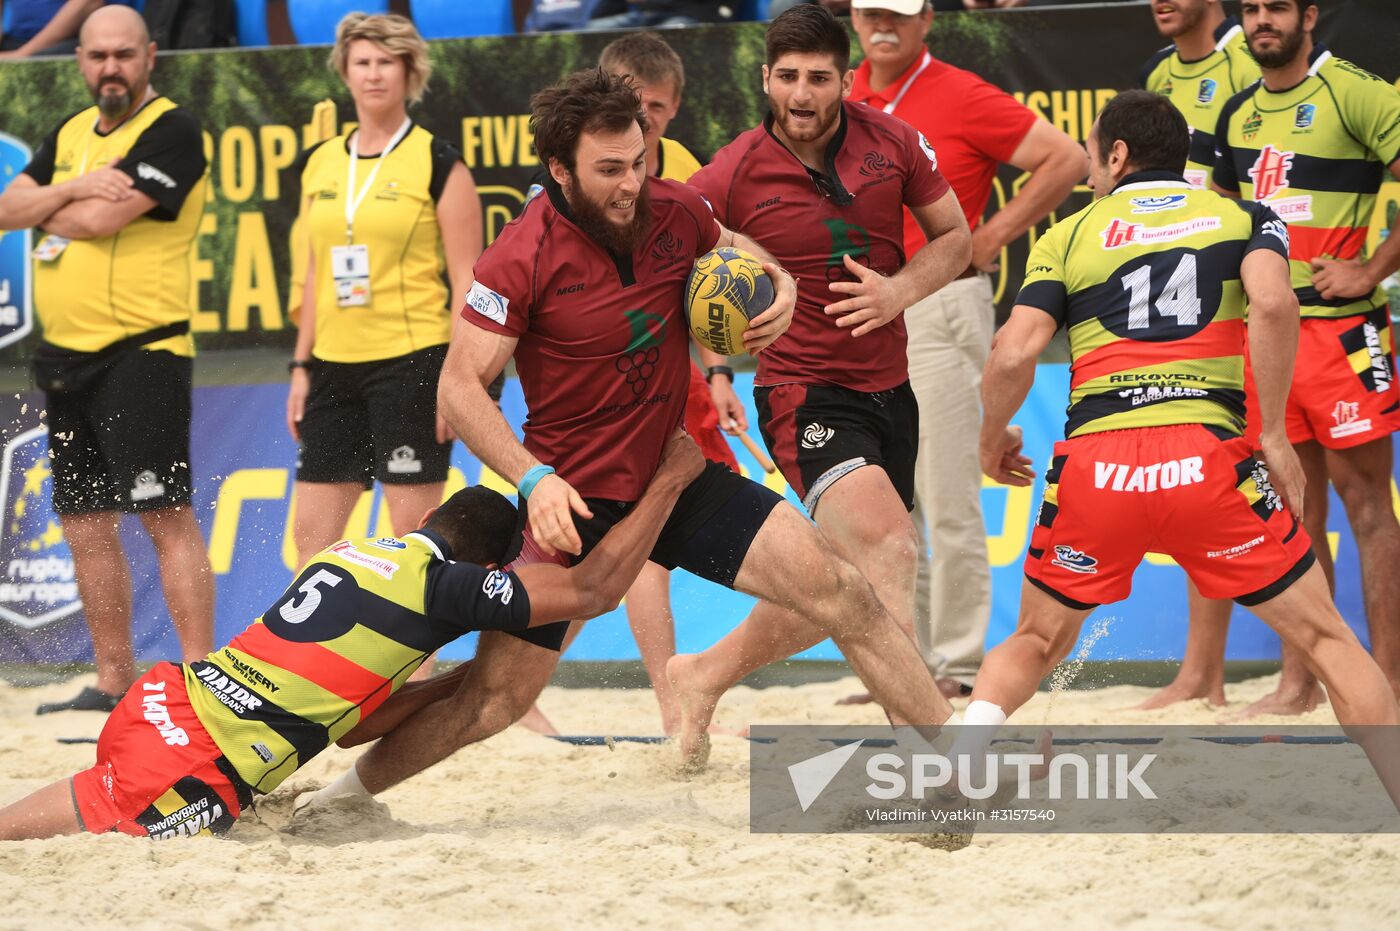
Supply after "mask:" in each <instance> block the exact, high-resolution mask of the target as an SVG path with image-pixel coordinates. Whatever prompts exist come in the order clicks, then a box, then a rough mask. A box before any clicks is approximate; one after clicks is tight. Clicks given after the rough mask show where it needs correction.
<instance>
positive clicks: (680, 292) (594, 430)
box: [462, 178, 720, 501]
mask: <svg viewBox="0 0 1400 931" xmlns="http://www.w3.org/2000/svg"><path fill="white" fill-rule="evenodd" d="M646 183H647V185H648V188H649V190H650V193H651V211H652V217H653V220H652V226H651V230H650V231H649V232H648V233H647V236H646V239H645V241H644V242H643V243H642V244H641V246H640V247H639V248H638V249H637V250H636V251H635V252H634V253H633V254H632V256H631V257H630V259H628V260H618V259H615V258H614V257H613V256H612V255H611V254H610V253H609V252H608V251H607V250H606V249H604V248H603V247H602V246H600V245H598V243H596V242H595V241H594V240H593V239H591V238H590V237H589V236H588V235H587V234H585V233H584V232H583V231H582V230H581V229H579V228H578V227H577V226H575V225H574V223H573V220H572V213H571V211H570V210H569V205H568V202H567V201H566V200H565V199H564V194H563V191H562V190H561V189H560V188H559V185H558V184H557V183H555V181H554V180H553V179H552V178H551V179H548V180H547V181H546V182H545V193H546V195H547V196H543V197H536V198H535V199H534V200H532V201H530V203H529V204H527V205H526V206H525V210H524V212H522V213H521V214H520V216H518V217H516V218H515V219H514V220H512V221H511V222H510V223H509V224H508V225H507V226H506V228H505V229H503V230H502V231H501V235H500V236H499V237H497V239H496V241H495V242H493V243H491V245H490V246H489V247H487V249H486V251H485V252H483V253H482V254H481V258H479V259H477V262H476V267H475V269H474V270H473V276H474V277H475V279H476V282H475V284H473V285H472V290H471V293H470V294H468V295H467V301H466V304H465V306H463V308H462V318H463V319H465V320H467V321H469V322H471V323H473V324H475V325H477V326H479V327H481V328H482V329H484V330H489V331H491V332H492V333H502V334H505V335H507V336H514V337H518V338H519V340H520V342H519V343H518V344H517V346H516V348H515V368H516V372H517V373H518V374H519V376H520V387H521V389H522V390H523V391H524V393H525V406H526V408H527V409H528V411H529V416H528V417H527V419H526V421H525V448H526V449H528V450H529V451H530V452H531V454H532V455H534V456H535V457H536V458H538V459H539V460H540V461H541V462H543V463H545V464H547V465H551V466H553V467H554V468H555V470H556V471H557V472H558V473H559V475H560V477H562V478H563V479H564V480H565V481H567V482H568V483H569V484H570V485H572V486H573V487H574V489H575V490H576V491H577V492H578V493H579V494H580V495H583V496H584V497H586V498H608V499H612V500H617V501H635V500H637V499H638V498H640V497H641V495H642V491H643V490H644V489H645V488H646V485H647V483H648V482H649V481H651V477H652V475H653V474H654V473H655V472H656V467H657V464H658V463H660V461H661V450H662V448H663V447H664V446H665V445H666V440H667V438H668V437H669V436H670V435H671V433H672V432H673V431H674V430H675V429H676V428H677V427H679V426H680V425H681V421H682V420H683V418H684V416H685V400H686V391H687V388H688V386H689V380H690V349H689V346H690V342H689V337H688V335H687V329H688V328H687V326H686V319H685V314H684V312H683V311H682V308H681V302H682V299H683V298H684V291H685V282H686V278H687V277H688V276H689V275H690V270H691V267H692V266H693V265H694V262H695V258H696V256H699V255H702V254H704V253H705V252H708V251H709V250H711V249H713V248H714V246H715V242H716V241H717V240H718V239H719V229H720V228H719V224H718V223H716V222H715V218H714V215H713V214H712V213H711V212H710V209H709V208H708V207H707V206H706V205H705V202H704V200H703V199H702V198H700V197H699V195H697V194H696V193H695V192H694V191H692V190H690V189H689V188H687V187H685V186H684V185H682V184H679V183H677V182H674V181H663V180H660V179H657V178H648V179H647V182H646Z"/></svg>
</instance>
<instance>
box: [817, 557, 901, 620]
mask: <svg viewBox="0 0 1400 931" xmlns="http://www.w3.org/2000/svg"><path fill="white" fill-rule="evenodd" d="M825 581H826V591H819V592H817V593H816V598H815V599H814V603H815V607H816V609H817V612H818V615H819V619H820V621H821V623H822V626H823V628H825V630H826V631H827V633H828V634H831V635H832V636H841V635H843V634H853V633H857V632H859V631H860V630H863V629H864V628H865V627H866V626H867V625H868V624H869V623H870V620H871V619H872V618H873V617H874V616H875V615H876V614H877V613H879V612H881V611H883V610H884V609H883V608H882V606H881V605H880V601H879V599H878V598H876V597H875V592H874V590H873V589H872V588H871V587H870V582H869V581H867V580H866V578H865V576H864V575H862V574H861V572H860V570H859V569H857V568H856V567H855V566H853V565H852V564H851V563H849V562H847V561H846V560H844V559H841V558H840V557H837V556H835V555H834V554H833V558H832V564H831V568H830V570H829V571H828V572H827V573H826V575H825Z"/></svg>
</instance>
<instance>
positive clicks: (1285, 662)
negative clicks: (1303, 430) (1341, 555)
mask: <svg viewBox="0 0 1400 931" xmlns="http://www.w3.org/2000/svg"><path fill="white" fill-rule="evenodd" d="M1293 449H1294V450H1295V451H1296V452H1297V453H1298V461H1299V462H1301V463H1302V464H1303V475H1304V476H1305V477H1306V478H1307V482H1308V484H1307V488H1308V496H1307V504H1306V506H1305V508H1304V510H1303V529H1304V530H1306V531H1307V532H1308V536H1309V537H1311V538H1312V544H1313V555H1314V556H1316V557H1317V561H1318V564H1319V565H1320V566H1321V567H1322V572H1323V574H1324V575H1325V576H1326V578H1327V587H1328V588H1329V589H1331V590H1332V591H1336V587H1337V583H1336V579H1335V578H1334V570H1333V567H1332V548H1331V547H1330V546H1329V545H1328V542H1327V509H1328V502H1327V485H1328V483H1329V481H1330V478H1329V476H1328V473H1327V457H1326V452H1325V450H1323V448H1322V445H1321V444H1320V443H1316V442H1313V441H1309V442H1306V443H1298V444H1296V445H1295V446H1294V447H1293ZM1281 652H1282V662H1281V666H1282V670H1281V672H1280V674H1279V680H1278V686H1277V688H1275V689H1274V690H1273V691H1272V692H1270V693H1269V694H1268V695H1265V696H1264V697H1263V698H1261V699H1259V700H1258V701H1256V702H1254V703H1252V704H1250V705H1249V706H1248V707H1246V708H1245V709H1244V710H1242V711H1238V712H1235V713H1233V714H1230V715H1226V716H1225V718H1223V719H1222V720H1225V721H1244V720H1247V719H1248V718H1253V717H1257V716H1258V715H1261V714H1281V715H1292V714H1305V713H1307V712H1309V711H1312V710H1313V709H1314V708H1316V707H1317V706H1318V705H1320V704H1322V701H1323V699H1324V698H1326V696H1325V695H1323V694H1322V686H1321V685H1319V684H1318V681H1317V677H1316V676H1314V675H1313V674H1312V672H1311V671H1310V670H1309V669H1308V664H1307V659H1306V657H1304V656H1303V655H1302V654H1301V653H1299V652H1298V651H1297V650H1295V649H1294V648H1293V647H1292V646H1290V645H1289V644H1288V643H1287V642H1285V643H1284V644H1283V649H1282V651H1281Z"/></svg>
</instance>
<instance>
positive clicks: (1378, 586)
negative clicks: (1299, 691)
mask: <svg viewBox="0 0 1400 931" xmlns="http://www.w3.org/2000/svg"><path fill="white" fill-rule="evenodd" d="M1393 456H1394V452H1393V449H1392V446H1391V439H1390V437H1384V438H1382V439H1379V440H1372V441H1371V442H1370V443H1365V444H1363V445H1361V446H1354V447H1352V448H1351V449H1340V450H1328V451H1327V470H1328V472H1329V473H1330V474H1331V476H1332V482H1333V484H1334V485H1335V486H1336V488H1337V495H1338V497H1340V498H1341V499H1342V506H1343V507H1345V508H1346V512H1347V523H1348V524H1350V525H1351V532H1352V536H1353V537H1354V538H1355V540H1356V549H1357V551H1358V553H1359V554H1360V557H1361V592H1362V596H1363V602H1364V604H1365V606H1366V623H1367V626H1368V629H1369V631H1370V635H1371V655H1372V656H1373V657H1375V660H1376V665H1378V666H1380V668H1381V672H1382V673H1383V674H1384V675H1385V677H1386V680H1387V681H1388V682H1389V683H1390V688H1391V691H1392V692H1393V693H1394V694H1395V695H1396V696H1397V698H1400V574H1397V573H1396V567H1398V566H1400V522H1397V521H1396V517H1395V509H1394V505H1393V504H1392V501H1391V491H1390V485H1391V464H1392V459H1393Z"/></svg>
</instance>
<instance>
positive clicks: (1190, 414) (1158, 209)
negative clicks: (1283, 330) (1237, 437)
mask: <svg viewBox="0 0 1400 931" xmlns="http://www.w3.org/2000/svg"><path fill="white" fill-rule="evenodd" d="M1255 249H1270V250H1272V251H1274V252H1277V253H1278V254H1279V255H1283V256H1286V255H1287V254H1288V229H1287V227H1286V226H1284V224H1283V223H1282V222H1281V221H1280V220H1279V219H1278V217H1277V216H1275V215H1274V213H1273V212H1272V211H1270V210H1269V209H1268V208H1267V207H1264V206H1262V205H1260V204H1253V203H1247V202H1241V201H1235V200H1231V199H1230V198H1228V197H1223V196H1221V195H1219V194H1216V193H1215V192H1213V191H1205V190H1201V189H1199V188H1193V187H1192V186H1191V185H1190V184H1188V183H1187V181H1186V179H1185V178H1184V177H1182V176H1181V175H1176V174H1173V173H1171V172H1146V171H1144V172H1137V173H1135V174H1131V175H1128V176H1127V177H1126V178H1124V179H1123V180H1122V181H1121V182H1120V183H1119V185H1118V186H1117V187H1116V188H1114V190H1113V192H1112V193H1110V194H1109V195H1108V196H1106V197H1104V198H1102V199H1100V200H1096V201H1094V203H1092V204H1090V205H1089V206H1088V207H1085V208H1084V209H1083V210H1081V211H1079V212H1078V213H1076V214H1074V215H1073V216H1071V217H1068V218H1066V219H1064V220H1061V221H1060V222H1059V223H1056V224H1055V225H1054V226H1052V227H1051V228H1050V229H1049V230H1047V231H1046V233H1045V235H1044V236H1042V237H1040V239H1039V240H1037V241H1036V244H1035V246H1034V247H1033V248H1032V249H1031V254H1030V258H1029V259H1028V260H1027V267H1026V278H1025V284H1024V285H1023V286H1022V287H1021V293H1020V294H1019V295H1018V296H1017V298H1016V303H1018V304H1025V305H1028V306H1030V307H1037V308H1039V309H1041V310H1043V311H1045V312H1046V313H1048V314H1050V316H1052V317H1054V318H1055V320H1056V322H1058V323H1060V324H1061V325H1063V326H1065V327H1066V328H1067V329H1068V330H1069V345H1070V355H1071V357H1072V360H1073V361H1072V363H1071V365H1070V373H1071V378H1070V398H1069V411H1068V415H1069V417H1068V422H1067V423H1066V425H1065V436H1067V437H1071V436H1078V435H1079V434H1084V433H1098V432H1101V431H1104V430H1123V429H1129V428H1133V427H1156V426H1167V425H1171V424H1188V423H1198V424H1206V425H1210V426H1216V427H1220V428H1222V429H1224V430H1226V431H1228V432H1231V433H1239V432H1241V431H1242V430H1243V427H1244V356H1243V352H1244V340H1245V331H1244V305H1245V295H1244V288H1243V286H1242V285H1241V283H1240V264H1241V263H1242V262H1243V261H1244V257H1245V256H1246V255H1247V254H1248V253H1250V252H1252V251H1254V250H1255Z"/></svg>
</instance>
